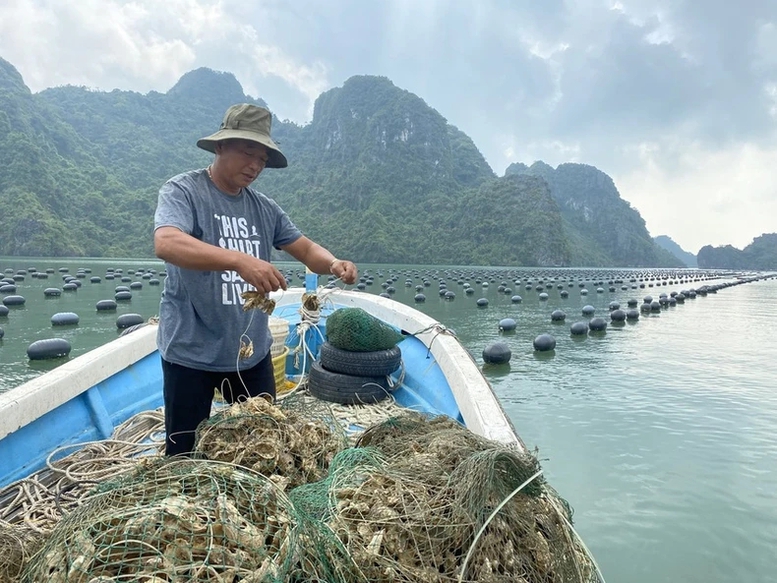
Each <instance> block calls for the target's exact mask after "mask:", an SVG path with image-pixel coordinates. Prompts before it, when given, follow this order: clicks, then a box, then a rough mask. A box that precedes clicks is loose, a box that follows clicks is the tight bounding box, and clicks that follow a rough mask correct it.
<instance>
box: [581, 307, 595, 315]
mask: <svg viewBox="0 0 777 583" xmlns="http://www.w3.org/2000/svg"><path fill="white" fill-rule="evenodd" d="M582 311H583V316H593V315H594V313H595V312H596V308H594V307H593V306H591V305H587V306H583V310H582Z"/></svg>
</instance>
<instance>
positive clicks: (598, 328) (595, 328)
mask: <svg viewBox="0 0 777 583" xmlns="http://www.w3.org/2000/svg"><path fill="white" fill-rule="evenodd" d="M588 328H589V329H590V330H591V332H603V331H604V330H606V329H607V321H606V320H605V319H604V318H592V319H591V321H590V322H588Z"/></svg>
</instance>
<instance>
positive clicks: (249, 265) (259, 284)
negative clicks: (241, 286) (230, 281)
mask: <svg viewBox="0 0 777 583" xmlns="http://www.w3.org/2000/svg"><path fill="white" fill-rule="evenodd" d="M235 271H237V272H238V273H239V274H240V277H242V278H243V279H244V280H245V281H246V283H250V284H251V285H252V286H254V287H255V288H256V291H258V292H262V293H265V294H269V293H270V292H273V291H278V290H279V289H284V290H285V289H286V278H285V277H283V274H282V273H281V272H280V271H278V269H277V268H276V267H275V266H274V265H273V264H272V263H268V262H267V261H263V260H261V259H257V258H256V257H251V256H250V255H244V254H243V256H242V257H241V259H240V261H239V263H238V267H237V269H236V270H235Z"/></svg>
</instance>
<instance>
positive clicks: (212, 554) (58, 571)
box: [22, 458, 296, 583]
mask: <svg viewBox="0 0 777 583" xmlns="http://www.w3.org/2000/svg"><path fill="white" fill-rule="evenodd" d="M292 517H293V509H292V507H291V503H290V502H289V500H288V498H287V497H286V496H285V495H284V494H283V493H282V492H280V490H279V489H278V488H277V487H276V486H275V485H274V484H272V483H271V482H270V481H269V480H267V479H266V478H264V477H263V476H260V475H258V474H255V473H253V472H249V471H246V470H243V469H240V468H236V467H234V466H231V465H229V464H221V463H216V462H212V461H208V462H203V461H198V460H191V459H186V458H172V459H171V458H165V459H159V458H157V459H154V460H150V461H149V462H147V463H143V464H141V466H140V467H139V468H138V469H137V470H136V471H135V472H133V473H132V474H131V475H125V476H123V477H121V478H119V479H118V480H116V481H111V482H108V483H105V484H103V485H102V486H101V487H100V488H99V489H98V490H97V491H96V493H95V494H93V495H92V496H91V497H90V499H89V500H88V501H87V502H86V503H85V504H84V505H83V506H81V507H79V508H78V509H77V510H75V511H74V512H72V513H71V514H69V515H68V516H66V517H65V518H64V519H63V520H62V522H60V523H59V524H58V525H57V527H56V528H55V529H54V530H53V531H52V533H51V535H50V536H49V538H48V540H47V541H46V543H45V545H44V547H43V548H42V550H41V552H39V553H38V554H37V555H35V556H34V557H33V558H32V559H31V560H30V562H29V564H28V566H27V568H26V569H25V572H24V574H23V576H22V582H23V583H40V582H42V581H46V582H48V583H107V582H108V581H142V582H144V583H168V582H173V581H175V582H178V581H181V582H183V581H186V582H195V583H200V582H208V583H224V582H227V581H228V582H230V583H231V582H233V581H242V582H243V583H259V582H262V583H276V582H281V581H287V580H288V579H287V574H288V571H289V568H290V565H291V563H292V562H293V550H294V548H295V542H296V531H295V527H294V520H293V518H292Z"/></svg>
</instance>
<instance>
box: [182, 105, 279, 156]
mask: <svg viewBox="0 0 777 583" xmlns="http://www.w3.org/2000/svg"><path fill="white" fill-rule="evenodd" d="M271 125H272V114H271V113H270V112H269V110H267V109H265V108H264V107H259V106H258V105H252V104H250V103H239V104H237V105H233V106H231V107H230V108H229V109H228V110H227V112H226V113H225V114H224V120H223V121H222V122H221V126H220V127H219V130H218V131H217V132H216V133H215V134H211V135H210V136H207V137H204V138H200V139H199V140H197V147H198V148H202V149H203V150H207V151H208V152H213V153H215V152H216V142H219V141H221V140H228V139H230V138H239V139H242V140H249V141H251V142H256V143H257V144H262V145H263V146H264V147H266V148H267V155H268V158H267V164H266V168H286V166H288V165H289V163H288V162H287V161H286V156H284V155H283V153H282V152H281V151H280V149H279V148H278V145H277V144H276V143H275V142H274V141H273V140H272V138H271V137H270V126H271Z"/></svg>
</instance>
